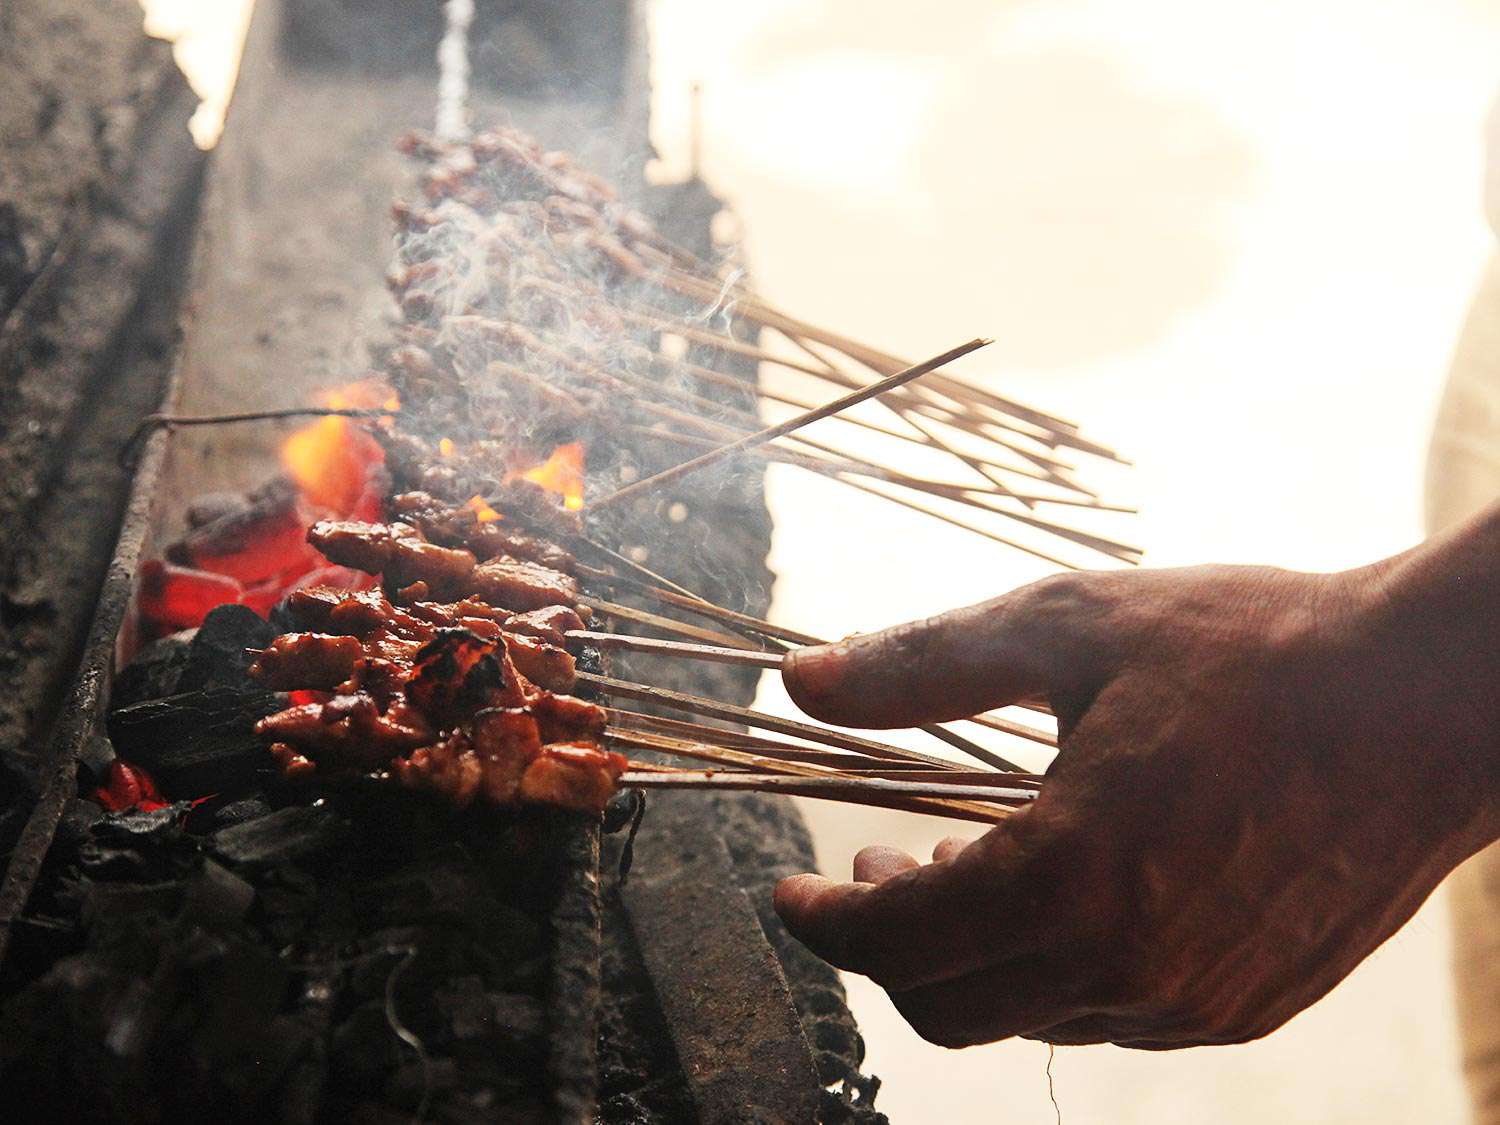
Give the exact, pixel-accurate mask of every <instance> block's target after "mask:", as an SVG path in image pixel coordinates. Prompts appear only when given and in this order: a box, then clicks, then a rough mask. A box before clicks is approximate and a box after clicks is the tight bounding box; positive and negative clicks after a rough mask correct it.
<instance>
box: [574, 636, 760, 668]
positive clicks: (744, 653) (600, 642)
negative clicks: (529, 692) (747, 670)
mask: <svg viewBox="0 0 1500 1125" xmlns="http://www.w3.org/2000/svg"><path fill="white" fill-rule="evenodd" d="M563 635H564V636H565V637H567V638H568V640H570V641H581V642H583V643H585V644H591V645H595V646H597V647H599V648H619V649H626V650H628V651H630V652H648V653H653V654H656V655H658V656H684V657H689V658H691V659H693V660H706V661H709V662H710V663H714V664H741V665H748V666H750V667H754V668H773V669H774V668H780V667H781V655H780V654H778V653H774V652H755V651H753V650H750V649H743V648H726V647H723V646H721V645H705V644H693V643H691V642H688V641H664V640H659V639H657V638H656V637H637V636H633V635H631V634H629V633H601V632H597V631H595V630H592V629H573V630H570V631H569V632H567V633H564V634H563Z"/></svg>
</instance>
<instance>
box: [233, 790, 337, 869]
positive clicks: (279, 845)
mask: <svg viewBox="0 0 1500 1125" xmlns="http://www.w3.org/2000/svg"><path fill="white" fill-rule="evenodd" d="M348 828H349V825H348V823H347V822H346V821H344V820H343V818H341V817H340V816H339V815H338V814H337V813H335V812H334V811H333V810H332V809H330V808H328V807H327V806H326V805H311V806H305V807H299V806H292V807H291V808H285V809H279V810H277V811H276V812H273V813H272V814H271V815H270V816H263V817H260V818H258V819H256V820H247V821H244V822H243V823H241V824H236V825H233V826H231V827H229V828H221V829H220V830H219V831H217V832H215V833H214V834H213V836H212V837H210V846H211V847H212V849H213V851H214V852H215V853H217V854H218V855H219V856H220V857H221V858H223V859H225V860H228V861H229V862H230V863H235V864H241V865H244V866H246V867H251V868H256V867H274V866H280V865H282V864H287V863H293V862H301V863H315V862H317V861H319V860H323V859H326V858H327V857H328V856H329V855H330V853H332V852H334V851H335V850H336V849H338V847H339V846H340V844H342V843H343V841H344V839H345V837H346V836H347V834H348Z"/></svg>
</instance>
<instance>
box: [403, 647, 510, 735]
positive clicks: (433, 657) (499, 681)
mask: <svg viewBox="0 0 1500 1125" xmlns="http://www.w3.org/2000/svg"><path fill="white" fill-rule="evenodd" d="M528 689H529V690H528ZM535 691H536V689H535V688H534V687H533V686H532V685H531V684H530V683H529V681H527V680H525V679H523V678H522V676H521V674H520V672H519V671H518V670H517V668H516V666H515V664H514V662H513V661H512V660H511V658H510V655H509V653H507V651H506V646H505V645H504V644H502V643H499V642H497V641H487V640H484V639H483V638H481V637H477V636H475V635H474V634H473V633H471V632H469V631H468V630H467V629H440V630H438V631H437V634H436V635H435V636H434V637H433V639H432V640H431V641H429V642H428V643H427V644H426V645H424V646H422V649H421V651H420V652H418V653H417V655H416V659H415V661H414V662H413V664H412V673H411V676H410V677H409V678H408V679H407V681H406V688H405V692H406V698H407V701H408V702H410V703H411V704H412V706H414V707H416V708H417V709H418V710H419V711H421V712H422V713H423V714H424V715H426V716H427V717H428V718H429V719H430V720H431V721H432V722H434V723H436V724H437V725H439V726H442V727H451V726H455V725H457V724H458V723H461V722H463V721H464V720H465V719H467V718H469V717H470V716H472V715H473V714H474V713H475V712H476V711H480V710H482V709H484V708H486V707H519V706H522V705H524V704H525V703H526V702H527V701H528V699H529V697H530V696H531V695H532V694H533V693H534V692H535Z"/></svg>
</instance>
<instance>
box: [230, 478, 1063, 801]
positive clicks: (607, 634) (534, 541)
mask: <svg viewBox="0 0 1500 1125" xmlns="http://www.w3.org/2000/svg"><path fill="white" fill-rule="evenodd" d="M532 499H533V504H534V507H535V506H539V505H540V503H541V501H540V499H539V498H537V497H533V498H532ZM391 507H392V510H393V512H394V513H395V514H398V515H400V516H401V517H402V519H401V520H399V521H396V522H392V523H370V522H359V521H325V522H323V523H319V524H317V525H315V526H314V528H313V529H312V531H311V533H310V536H309V539H310V541H311V543H312V544H313V545H314V546H315V547H316V548H317V549H318V550H319V551H320V552H321V553H322V554H324V555H325V556H326V557H327V558H328V559H329V560H330V561H331V562H333V563H335V564H337V565H341V566H345V567H350V568H354V569H358V570H362V571H365V572H367V573H371V574H379V575H380V576H381V578H382V581H383V589H370V590H364V591H349V590H342V589H335V588H327V587H316V586H315V587H309V588H305V589H302V590H299V591H297V592H295V593H294V594H292V595H291V597H290V598H289V599H288V601H287V603H286V612H287V613H288V614H289V615H290V616H291V618H292V619H293V620H295V621H296V622H297V624H298V625H299V626H300V627H301V628H302V629H303V630H305V631H298V632H293V633H288V634H285V635H283V636H281V637H278V638H277V639H276V640H275V641H274V642H273V643H272V644H271V645H270V646H269V647H268V648H266V649H265V650H264V651H262V652H260V653H258V654H257V659H256V661H255V664H254V665H253V666H252V669H251V673H252V675H253V676H254V677H255V678H256V679H258V680H259V681H260V682H261V683H263V684H264V685H265V686H267V687H269V688H272V689H275V690H282V691H290V692H292V693H293V698H292V701H291V705H290V706H288V707H287V708H285V709H284V710H282V711H280V712H277V713H276V714H273V715H271V716H268V717H267V718H265V719H263V720H261V721H260V723H259V724H258V725H257V731H258V733H259V734H261V735H262V737H264V738H265V739H266V740H267V741H268V742H269V743H270V748H271V753H272V755H273V757H274V759H275V761H276V762H277V764H278V766H279V767H280V768H281V770H282V772H283V773H284V774H285V775H286V776H287V777H288V778H289V779H293V780H296V779H304V778H309V777H312V776H318V777H321V778H325V779H326V778H329V777H337V776H340V775H346V774H350V773H372V772H373V773H376V774H379V775H382V776H385V777H388V778H390V779H391V780H392V781H394V782H396V783H399V784H402V785H404V786H406V787H408V788H411V789H416V790H424V791H429V792H434V793H437V794H438V795H440V796H441V797H443V798H445V799H447V800H449V801H451V802H452V803H454V804H457V805H460V806H462V805H468V804H471V803H475V802H480V803H485V804H490V805H494V806H500V807H509V806H515V805H520V804H550V805H555V806H561V807H564V808H570V809H574V810H577V811H581V812H586V813H592V814H597V813H599V812H601V811H602V810H603V808H604V805H605V804H606V802H607V801H608V800H609V798H610V797H611V796H612V795H613V794H614V793H615V792H616V791H617V790H618V789H619V788H622V787H631V788H660V787H671V788H717V789H756V790H760V791H768V792H781V793H786V794H790V795H801V796H809V797H824V798H830V799H836V800H845V801H854V802H859V803H865V804H875V805H884V806H888V807H894V808H903V809H908V810H911V811H919V812H928V813H933V814H936V815H943V816H948V817H955V818H959V819H968V820H976V821H981V822H994V821H996V820H998V819H999V818H1000V817H1002V816H1003V815H1004V814H1005V812H1006V811H1007V810H1008V809H1011V808H1014V807H1016V806H1017V805H1019V804H1023V803H1025V802H1026V801H1029V800H1031V799H1032V797H1033V796H1034V795H1035V792H1036V790H1037V788H1038V786H1039V784H1040V778H1039V777H1037V776H1035V775H1032V774H1026V773H1021V772H1016V771H1013V770H1011V771H1006V767H1009V766H1010V763H1008V762H1006V761H1005V760H1004V759H1001V758H998V757H997V756H995V755H993V754H992V753H991V752H990V751H987V750H985V749H983V748H982V747H979V746H977V745H975V744H973V743H970V742H969V741H968V740H967V739H965V738H963V737H962V736H959V735H956V734H954V733H953V732H951V731H948V730H946V728H932V729H933V732H934V733H936V734H938V735H939V736H940V737H943V738H944V740H945V741H948V742H950V743H953V744H955V745H957V746H959V747H960V748H968V749H970V750H971V751H972V752H973V753H974V755H975V757H976V758H977V759H978V761H979V763H980V766H982V767H983V768H979V767H974V768H967V767H964V766H961V765H958V764H956V763H954V762H953V761H951V760H950V759H948V758H944V757H939V756H935V755H930V754H924V753H921V752H919V751H913V750H910V749H906V748H903V747H898V746H893V745H888V744H885V743H881V742H877V741H874V740H871V739H867V738H864V737H861V736H856V735H852V734H848V733H845V732H841V731H835V730H831V729H828V728H825V727H821V726H818V725H816V724H812V723H804V722H801V721H798V720H792V719H786V718H782V717H779V716H774V715H769V714H765V713H762V712H757V711H753V710H750V709H748V708H742V707H737V706H734V705H731V704H727V703H721V702H717V701H714V700H710V699H705V698H702V697H698V696H692V695H686V694H683V693H679V692H673V691H669V690H666V689H663V688H659V687H652V686H649V685H645V684H640V683H635V682H630V681H625V680H620V679H616V678H613V677H610V676H605V675H601V674H599V673H595V672H588V671H584V670H580V668H579V667H578V661H577V656H578V654H579V653H580V652H582V651H583V650H584V649H587V648H597V649H628V650H633V651H636V652H643V653H651V654H655V655H658V656H663V657H669V658H676V659H683V658H685V659H694V660H711V661H719V662H728V663H742V664H749V665H752V666H759V667H774V666H776V664H777V663H778V662H779V659H780V656H779V652H780V651H785V647H786V646H787V645H788V644H791V643H797V642H796V641H793V640H791V639H790V638H792V637H797V638H801V635H800V634H794V633H791V631H789V630H785V629H782V628H780V627H778V626H775V625H772V624H770V623H769V622H765V621H760V620H757V619H755V618H751V617H748V616H746V615H744V614H738V613H735V612H733V611H729V610H724V609H721V608H720V607H717V606H714V605H712V604H711V603H708V602H706V601H703V600H702V599H699V598H697V597H696V596H695V595H693V594H691V593H689V592H687V591H685V590H683V589H681V588H680V587H676V586H674V585H673V584H671V583H668V582H666V580H664V579H660V578H659V577H658V576H656V575H653V574H651V572H649V571H646V570H644V568H641V567H639V566H638V564H633V563H630V562H629V560H626V559H623V558H620V557H618V556H614V554H613V552H611V551H609V550H608V549H607V548H603V547H601V546H599V545H597V544H593V543H592V542H591V541H589V540H587V539H586V538H584V537H583V536H582V534H581V532H576V533H568V532H566V531H562V532H561V533H560V534H562V535H565V536H567V537H568V538H569V540H570V541H571V543H572V544H573V545H576V546H579V547H581V549H582V550H583V551H585V552H590V551H591V552H592V553H593V554H594V555H595V557H596V558H599V559H600V561H602V562H605V563H606V564H608V563H611V562H613V563H615V565H614V566H613V567H610V566H594V565H591V564H588V563H584V562H581V561H579V560H578V559H577V558H576V557H575V556H574V554H573V553H572V551H571V550H569V549H568V548H566V547H563V546H562V545H561V544H560V543H559V542H558V541H557V539H556V538H553V537H552V536H550V535H548V534H546V533H542V532H536V533H534V532H530V531H521V530H518V528H517V526H516V525H515V521H513V520H506V521H486V520H483V519H481V518H480V517H479V514H478V513H476V512H475V511H474V509H472V508H470V507H468V506H466V505H458V506H454V505H448V504H444V503H443V502H441V501H438V500H436V499H434V498H433V497H431V496H429V495H426V494H422V493H408V494H402V495H399V496H397V497H395V498H394V499H393V501H392V504H391ZM622 571H624V572H626V573H622ZM586 587H587V588H603V589H611V590H613V591H618V593H617V596H626V597H631V598H633V599H635V600H652V601H655V602H657V603H658V608H659V609H660V610H663V611H666V612H680V613H683V612H684V611H685V615H696V616H698V617H700V618H701V619H704V620H705V621H708V622H711V623H712V624H711V625H708V624H696V625H695V624H690V623H687V622H683V621H680V620H677V619H674V618H670V617H668V616H666V615H665V614H664V613H654V612H651V611H645V610H639V609H633V608H631V607H629V606H627V605H624V604H623V603H620V602H616V601H613V600H609V599H604V598H600V597H596V596H592V595H591V594H588V593H584V592H583V591H584V589H585V588H586ZM611 619H617V620H621V621H629V622H632V623H634V624H636V625H641V624H646V625H651V626H654V627H655V628H657V630H658V631H660V632H666V633H675V634H677V635H678V636H686V637H690V638H693V639H691V640H679V639H674V638H673V637H670V636H669V637H649V636H647V637H641V636H631V635H626V634H621V633H616V632H613V631H611V630H609V629H607V628H604V627H602V626H603V625H604V624H605V623H606V622H608V621H610V620H611ZM801 639H802V640H804V641H805V640H810V639H811V638H801ZM575 691H587V692H589V693H591V694H593V695H594V696H595V697H596V698H599V699H603V700H605V701H607V702H606V703H596V702H591V701H588V700H585V699H582V698H579V697H578V696H577V695H574V694H573V693H574V692H575ZM630 702H638V703H646V704H649V705H651V706H652V707H655V708H658V709H666V710H669V711H673V712H676V713H678V714H683V713H686V714H689V715H693V716H697V717H698V718H694V719H686V718H678V717H667V716H663V715H660V714H652V713H649V712H646V711H641V710H635V709H632V708H631V707H629V706H628V705H627V704H629V703H630ZM699 719H709V720H714V721H718V722H729V723H736V724H740V725H741V726H742V727H745V728H749V729H748V730H732V729H726V728H723V727H719V726H713V725H709V724H708V723H705V722H702V721H699ZM974 721H975V722H979V723H984V724H986V725H990V726H994V727H999V728H1001V729H1005V730H1007V731H1008V732H1009V733H1012V734H1018V733H1022V732H1023V731H1024V732H1025V733H1026V734H1028V735H1029V736H1030V737H1032V738H1034V739H1036V740H1038V741H1042V742H1047V741H1050V736H1049V735H1048V734H1047V733H1046V732H1045V731H1043V730H1041V729H1039V728H1030V727H1023V726H1022V725H1020V724H1015V723H1012V722H1009V721H1008V720H1003V719H999V718H997V717H979V718H978V719H976V720H974ZM751 731H753V732H755V733H751ZM622 751H623V752H624V753H622ZM635 751H649V752H652V753H653V754H655V755H658V756H662V757H666V758H672V759H685V760H687V761H689V762H692V763H695V765H696V768H683V767H681V766H670V765H662V764H659V763H658V762H650V761H639V760H630V759H629V758H627V757H626V754H628V753H631V752H635ZM997 767H998V768H997ZM1002 771H1005V772H1002Z"/></svg>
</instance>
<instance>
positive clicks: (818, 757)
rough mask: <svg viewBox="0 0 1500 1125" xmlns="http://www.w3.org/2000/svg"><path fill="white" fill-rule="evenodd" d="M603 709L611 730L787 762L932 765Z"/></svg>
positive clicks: (841, 766) (957, 767)
mask: <svg viewBox="0 0 1500 1125" xmlns="http://www.w3.org/2000/svg"><path fill="white" fill-rule="evenodd" d="M604 710H605V713H606V714H607V715H608V716H609V722H610V724H611V727H612V729H613V730H616V731H630V732H634V733H643V732H644V733H647V734H654V735H657V736H663V735H664V736H667V737H672V738H686V739H689V740H692V741H695V742H707V743H713V744H718V745H723V746H728V747H730V748H732V749H735V750H746V751H750V752H752V753H755V754H761V755H764V756H765V757H768V758H777V759H781V760H785V761H789V762H805V763H807V764H809V765H817V766H833V767H835V768H837V769H860V768H876V767H879V768H882V769H891V770H899V771H906V770H925V769H931V768H934V767H932V766H930V765H929V763H927V762H923V761H908V760H906V759H904V758H873V757H869V756H867V755H863V754H856V753H854V752H853V751H848V750H834V749H830V748H829V747H826V746H823V747H819V746H811V745H808V744H807V743H797V742H787V741H785V740H783V739H777V738H768V737H766V736H765V735H761V734H751V733H749V732H748V731H745V730H740V729H737V728H730V727H719V726H709V725H708V724H707V723H695V722H692V721H690V720H687V719H673V718H668V717H667V716H665V715H648V714H646V713H645V712H644V711H630V710H626V709H624V708H620V707H606V708H605V709H604ZM947 766H948V767H949V768H950V770H951V771H959V770H963V769H967V768H968V767H966V766H963V765H961V764H960V763H958V762H950V763H947ZM995 776H997V777H1007V778H1022V777H1024V776H1026V775H1024V774H1015V773H1004V772H1000V773H996V774H995Z"/></svg>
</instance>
